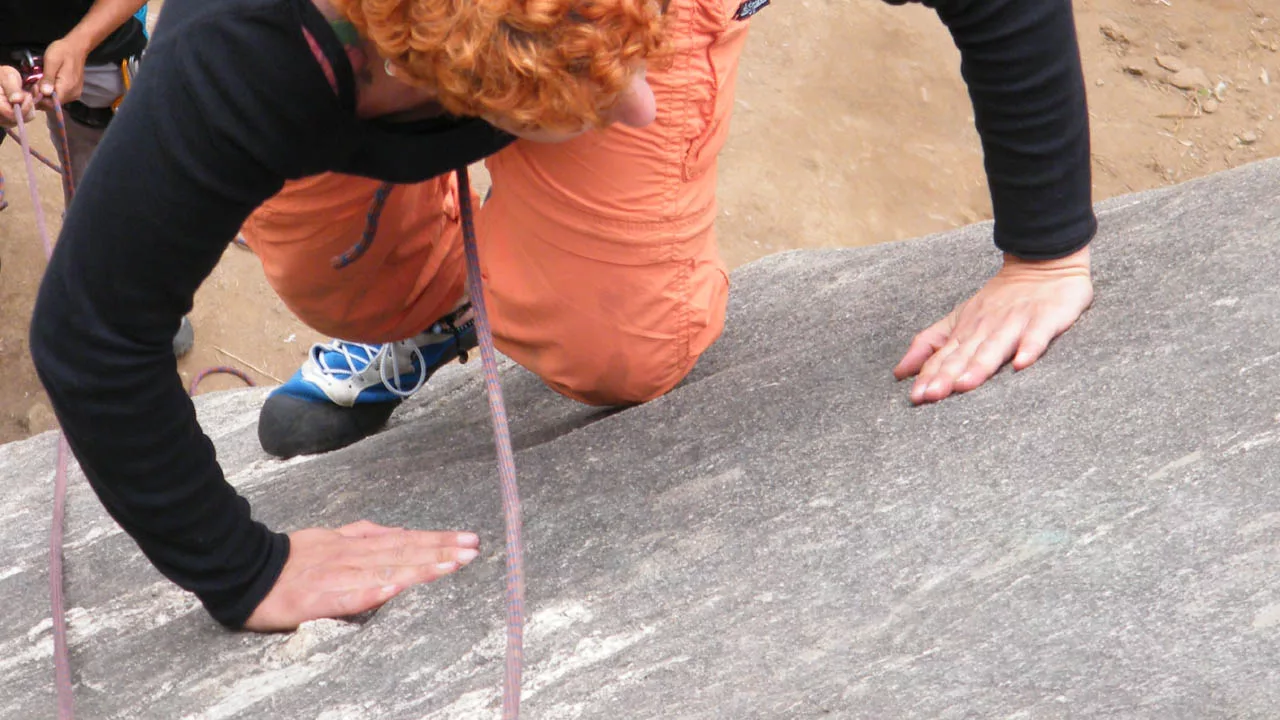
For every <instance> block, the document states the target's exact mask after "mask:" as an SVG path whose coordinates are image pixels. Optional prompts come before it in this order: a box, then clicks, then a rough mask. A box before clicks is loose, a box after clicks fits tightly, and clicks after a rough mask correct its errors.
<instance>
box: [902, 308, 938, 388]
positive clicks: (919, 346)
mask: <svg viewBox="0 0 1280 720" xmlns="http://www.w3.org/2000/svg"><path fill="white" fill-rule="evenodd" d="M944 322H945V321H944ZM946 342H947V331H946V327H945V326H944V324H943V322H939V323H935V324H934V325H932V326H931V327H929V328H927V329H925V330H924V331H922V332H921V333H919V334H918V335H916V336H915V338H913V339H912V340H911V345H909V346H908V347H907V352H906V353H905V354H903V356H902V359H901V360H899V361H898V366H897V367H895V368H894V369H893V374H894V376H895V377H897V378H898V379H899V380H903V379H906V378H909V377H911V376H912V375H915V374H916V373H918V372H920V369H921V368H922V367H924V364H925V362H926V361H927V360H928V359H929V358H930V357H931V356H932V355H933V354H934V353H935V352H937V351H938V350H939V349H941V348H942V346H943V344H945V343H946Z"/></svg>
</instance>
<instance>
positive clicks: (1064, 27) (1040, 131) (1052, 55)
mask: <svg viewBox="0 0 1280 720" xmlns="http://www.w3.org/2000/svg"><path fill="white" fill-rule="evenodd" d="M907 1H908V0H886V2H889V3H891V4H894V5H902V4H905V3H906V2H907ZM917 1H919V2H922V4H924V5H927V6H929V7H932V8H935V9H936V10H937V11H938V15H939V16H940V17H941V18H942V21H943V22H944V23H945V24H946V26H947V28H948V29H949V30H950V31H951V35H952V37H953V38H955V42H956V46H957V47H959V48H960V56H961V66H960V70H961V74H963V76H964V79H965V82H966V83H967V84H968V86H969V97H970V98H971V99H972V100H973V107H974V117H975V124H976V125H977V128H978V134H979V135H980V136H981V138H982V149H983V153H984V155H985V163H986V170H987V182H988V184H989V185H990V188H991V202H992V206H993V208H994V210H995V219H996V226H995V242H996V245H997V246H998V247H999V248H1000V249H1001V250H1003V251H1005V252H1008V253H1011V254H1013V255H1016V256H1018V257H1020V258H1024V259H1027V260H1049V259H1053V258H1059V257H1063V256H1065V255H1070V254H1071V253H1073V252H1075V251H1077V250H1079V249H1081V248H1083V247H1084V246H1085V245H1087V244H1089V241H1090V240H1092V239H1093V235H1094V233H1095V232H1096V231H1097V226H1098V223H1097V219H1096V218H1095V217H1094V214H1093V207H1092V176H1091V168H1090V156H1089V113H1088V108H1087V106H1086V98H1085V87H1084V74H1083V71H1082V70H1081V67H1080V50H1079V47H1078V45H1077V43H1076V30H1075V23H1074V20H1073V18H1072V13H1071V2H1070V0H917Z"/></svg>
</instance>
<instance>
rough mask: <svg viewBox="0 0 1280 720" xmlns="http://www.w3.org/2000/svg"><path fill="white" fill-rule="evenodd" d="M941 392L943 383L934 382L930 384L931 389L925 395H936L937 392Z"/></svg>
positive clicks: (939, 381)
mask: <svg viewBox="0 0 1280 720" xmlns="http://www.w3.org/2000/svg"><path fill="white" fill-rule="evenodd" d="M941 390H942V381H941V380H934V381H933V382H931V383H929V387H928V388H926V389H925V393H926V394H929V393H936V392H939V391H941Z"/></svg>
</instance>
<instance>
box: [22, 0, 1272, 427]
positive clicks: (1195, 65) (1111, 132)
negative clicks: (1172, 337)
mask: <svg viewBox="0 0 1280 720" xmlns="http://www.w3.org/2000/svg"><path fill="white" fill-rule="evenodd" d="M156 4H157V3H154V2H153V3H152V5H153V6H155V5H156ZM1076 13H1077V17H1076V20H1077V27H1078V29H1079V34H1080V41H1081V46H1082V53H1083V55H1084V58H1085V72H1086V75H1087V83H1088V86H1089V93H1090V105H1091V115H1092V123H1093V125H1092V127H1093V148H1094V195H1095V199H1098V200H1101V199H1104V198H1107V197H1111V196H1113V195H1117V194H1122V193H1126V192H1130V191H1135V190H1143V189H1148V188H1153V187H1160V186H1163V185H1168V184H1172V183H1177V182H1181V181H1184V180H1187V179H1189V178H1192V177H1196V176H1199V175H1204V174H1208V173H1212V172H1216V171H1219V170H1224V169H1227V168H1231V167H1234V166H1237V165H1240V164H1242V163H1245V162H1250V161H1253V160H1257V159H1261V158H1265V157H1275V156H1280V126H1278V125H1277V124H1276V122H1275V115H1276V113H1277V111H1280V4H1277V3H1276V0H1254V1H1253V2H1252V3H1250V2H1246V1H1245V0H1077V1H1076ZM753 22H754V26H753V33H754V35H753V36H752V39H751V41H750V44H749V47H748V49H747V53H746V56H745V57H744V59H743V65H742V72H741V75H740V78H739V88H738V101H737V110H736V116H735V118H734V121H733V122H734V126H733V135H732V137H731V140H730V142H729V145H728V147H727V148H726V149H725V151H724V154H723V155H722V162H721V171H720V173H721V174H720V190H721V193H720V197H721V205H722V209H721V216H720V220H719V229H720V237H721V244H722V248H723V252H724V254H725V257H726V259H727V260H728V261H729V263H730V264H731V265H732V266H735V267H736V266H738V265H741V264H743V263H746V262H750V261H751V260H753V259H756V258H758V257H761V256H763V255H766V254H769V253H773V252H777V251H779V250H784V249H788V248H795V247H832V246H842V245H864V244H869V243H876V242H884V241H889V240H899V239H905V238H910V237H914V236H918V235H922V234H926V233H931V232H936V231H940V230H946V229H949V228H954V227H958V226H961V225H965V224H968V223H971V222H975V221H978V220H984V219H987V218H989V217H990V212H991V208H990V201H989V200H988V197H987V191H986V185H985V180H984V177H983V174H982V155H981V150H980V148H979V147H978V140H977V136H976V134H975V133H974V131H973V128H972V124H971V119H972V111H971V109H970V106H969V101H968V97H967V95H966V94H965V90H964V85H963V83H962V82H961V80H960V77H959V72H958V67H959V54H958V53H957V52H956V51H955V49H954V47H953V46H952V44H951V41H950V38H949V36H948V35H947V33H946V30H945V28H943V27H942V25H941V23H939V22H938V20H937V17H936V16H935V15H934V14H933V13H932V12H931V11H928V10H925V9H923V8H920V7H906V8H894V7H889V6H887V5H884V4H883V3H881V2H879V1H878V0H849V1H846V2H837V1H835V0H788V1H787V2H776V3H774V4H773V5H772V6H770V7H767V8H765V9H764V10H763V11H761V12H760V14H759V15H757V16H756V19H755V20H754V21H753ZM1157 58H1159V60H1157ZM1169 68H1172V69H1174V70H1179V69H1180V70H1181V71H1182V72H1181V73H1177V74H1175V73H1174V72H1171V71H1170V69H1169ZM1197 71H1199V72H1197ZM1197 82H1198V83H1200V84H1201V85H1202V87H1199V88H1196V87H1194V85H1195V84H1196V83H1197ZM1175 84H1179V85H1188V86H1189V87H1190V88H1191V89H1179V88H1178V87H1175V86H1174V85H1175ZM37 135H38V136H39V139H38V142H37V146H38V147H39V148H41V149H43V150H46V151H48V150H49V144H48V141H47V138H45V137H44V133H43V132H39V133H37ZM0 168H3V169H4V171H5V174H6V179H7V181H8V182H7V196H8V200H9V203H10V207H9V208H8V209H7V210H5V211H4V212H0V368H3V372H2V373H0V442H6V441H10V440H14V439H19V438H22V437H25V436H27V435H28V434H29V433H31V432H32V431H40V430H44V429H47V428H48V427H50V426H51V423H52V417H51V414H50V413H49V411H48V408H47V400H46V399H45V398H44V396H43V392H42V390H41V389H40V386H39V383H38V381H37V379H36V376H35V372H34V370H33V369H32V367H31V361H30V357H29V355H28V353H27V343H26V336H27V324H28V322H29V319H30V313H31V305H32V301H33V297H34V294H35V289H36V285H37V282H38V279H39V276H40V273H41V271H42V268H43V265H44V261H43V255H42V251H41V250H40V240H39V237H38V235H37V233H36V229H35V222H34V216H33V212H32V206H31V201H30V199H29V198H28V196H27V191H26V187H25V186H26V175H25V173H24V171H23V167H22V162H21V158H20V155H19V154H18V152H17V144H16V143H13V142H5V143H4V144H3V146H0ZM37 176H38V181H39V185H40V190H41V195H42V197H43V199H44V209H45V214H46V216H47V217H48V218H49V219H50V224H51V226H53V227H54V228H55V231H56V227H57V225H58V222H57V219H58V216H59V214H60V212H61V201H60V198H61V192H60V189H59V183H58V179H57V177H56V176H55V175H54V174H53V173H51V172H49V171H48V170H45V169H43V168H38V169H37ZM1097 251H1098V252H1105V251H1106V249H1105V243H1103V244H1102V245H1101V246H1099V247H1098V250H1097ZM943 310H944V309H943V308H940V309H939V311H940V312H942V311H943ZM192 320H193V321H194V323H195V326H196V345H195V350H194V351H193V352H192V353H191V355H189V356H188V357H187V358H185V359H183V360H182V361H181V362H180V363H179V369H180V371H181V373H182V374H183V376H184V378H185V379H187V380H188V381H189V380H190V378H191V377H192V376H193V375H194V374H195V373H197V372H199V370H201V369H202V368H206V367H209V366H212V365H234V366H236V367H239V368H241V369H242V370H245V371H247V372H248V373H249V374H250V375H251V376H253V377H254V378H255V379H256V380H257V381H258V382H260V383H274V382H275V379H279V378H287V377H288V376H289V375H290V374H291V373H292V372H293V371H294V370H295V369H296V368H297V366H298V364H299V363H300V362H301V360H302V358H303V357H304V356H305V353H306V349H307V347H308V346H309V345H310V343H311V342H314V341H316V340H319V339H320V338H319V337H318V336H317V335H316V334H315V333H313V332H311V331H310V330H308V329H307V328H305V327H302V326H301V325H300V324H299V323H297V321H295V320H294V319H293V318H292V316H291V315H290V314H289V312H288V311H287V310H286V309H285V308H284V307H283V306H282V305H281V303H280V302H279V301H278V300H277V299H276V298H275V296H274V295H273V294H272V293H271V291H270V289H269V288H268V287H267V286H266V284H265V282H264V281H263V278H262V273H261V270H260V269H259V268H258V266H257V264H256V262H255V260H254V258H253V256H252V255H251V254H250V253H248V252H245V251H242V250H238V249H235V248H229V249H228V251H227V252H226V254H225V256H224V258H223V262H222V264H221V265H220V266H219V267H218V268H217V270H216V271H215V272H214V274H213V276H212V277H211V278H210V279H209V281H208V282H207V283H206V284H205V286H204V287H203V288H202V289H201V291H200V293H199V295H198V296H197V298H196V305H195V311H194V312H193V313H192ZM273 376H274V377H273ZM237 383H238V381H236V380H233V379H230V378H220V377H215V378H211V379H209V380H208V381H206V382H205V383H204V384H202V386H201V387H202V389H208V390H212V389H218V388H225V387H232V386H234V385H235V384H237Z"/></svg>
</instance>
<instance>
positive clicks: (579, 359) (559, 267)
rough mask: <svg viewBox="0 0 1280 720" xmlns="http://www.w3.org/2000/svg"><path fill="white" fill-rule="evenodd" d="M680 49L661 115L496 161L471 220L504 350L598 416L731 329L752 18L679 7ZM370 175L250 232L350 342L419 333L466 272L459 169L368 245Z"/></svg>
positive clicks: (301, 310) (401, 207)
mask: <svg viewBox="0 0 1280 720" xmlns="http://www.w3.org/2000/svg"><path fill="white" fill-rule="evenodd" d="M671 6H672V7H673V9H674V10H675V13H676V14H675V23H674V28H673V30H674V36H675V39H676V43H677V48H678V50H677V53H676V54H675V56H674V59H673V61H672V62H671V65H670V66H669V67H665V68H662V69H658V70H652V71H650V72H649V74H648V79H649V83H650V85H651V86H652V87H653V91H654V95H655V96H656V99H657V107H658V115H657V120H656V121H655V122H654V123H653V124H651V125H650V126H648V127H646V128H644V129H640V130H636V129H633V128H627V127H611V128H609V129H608V130H605V131H602V132H591V133H587V134H586V135H583V136H581V137H579V138H576V139H574V140H572V141H569V142H567V143H562V144H558V145H541V144H537V143H532V142H526V141H518V142H516V143H515V144H513V145H511V146H510V147H508V148H507V149H505V150H503V151H502V152H500V153H498V154H497V155H495V156H493V157H491V158H489V159H488V160H487V161H486V165H487V167H488V169H489V172H490V175H491V176H492V178H493V191H492V193H491V195H490V197H489V198H488V200H487V201H486V202H485V203H484V206H483V207H482V208H481V209H480V210H479V211H478V212H477V214H476V232H477V237H478V245H479V250H480V263H481V274H482V277H483V280H484V285H485V301H486V304H487V306H488V310H489V313H490V319H491V321H492V325H493V329H494V335H495V339H496V341H497V344H498V348H499V349H500V350H501V351H502V352H503V353H505V354H506V355H507V356H509V357H511V358H512V359H513V360H515V361H516V362H518V363H520V364H521V365H523V366H524V367H526V368H528V369H529V370H531V371H533V372H534V373H536V374H537V375H538V376H540V377H541V378H542V379H543V381H545V382H546V383H547V384H548V385H549V386H550V387H552V388H554V389H555V390H557V391H559V392H561V393H563V394H565V395H567V396H569V397H571V398H574V399H576V400H579V401H582V402H585V403H590V404H594V405H616V404H629V403H637V402H644V401H646V400H650V399H652V398H655V397H657V396H659V395H661V394H663V393H665V392H667V391H668V390H670V389H671V388H672V387H674V386H675V385H676V383H678V382H680V380H682V379H683V378H684V377H685V375H686V374H688V372H689V370H691V369H692V368H693V365H694V363H695V362H696V361H697V359H698V357H699V356H700V355H701V354H702V353H703V352H704V351H705V350H706V349H707V348H708V347H710V346H711V344H712V343H713V342H714V341H715V339H716V338H717V337H719V335H720V331H721V330H722V329H723V326H724V315H725V305H726V302H727V300H728V287H729V280H728V275H727V273H726V272H725V267H724V263H723V261H722V260H721V259H720V256H719V252H718V250H717V248H716V243H715V215H716V207H715V186H716V156H717V154H718V153H719V151H720V148H721V147H722V146H723V144H724V141H725V137H726V136H727V135H728V130H729V115H730V110H731V108H732V106H733V86H734V80H735V77H736V74H737V66H738V57H739V55H740V54H741V52H742V47H743V44H744V43H745V41H746V31H747V23H745V22H740V21H735V20H732V19H731V17H730V16H731V15H732V13H733V12H734V10H735V9H736V6H737V0H674V1H673V2H672V3H671ZM378 185H379V183H377V182H376V181H371V180H366V179H363V178H357V177H351V176H345V175H337V174H326V175H319V176H315V177H310V178H306V179H303V180H299V181H296V182H291V183H289V184H287V185H286V186H285V188H284V189H283V190H282V191H281V192H280V193H279V194H278V195H277V196H275V197H274V198H272V199H271V200H269V201H268V202H267V203H266V204H265V205H263V206H262V207H261V208H259V209H258V211H257V212H255V213H254V215H253V216H252V217H251V218H250V219H249V221H248V223H247V224H246V225H245V228H244V236H245V239H246V240H247V241H248V243H249V245H250V246H251V247H252V248H253V250H254V252H256V253H257V255H258V257H259V258H260V259H261V261H262V264H263V267H264V269H265V271H266V275H267V279H268V281H269V282H270V283H271V285H272V286H273V287H274V288H275V290H276V292H278V293H279V294H280V296H281V298H282V299H283V300H284V302H285V303H286V304H287V305H288V306H289V308H290V309H291V310H293V312H294V313H296V314H297V315H298V317H299V318H300V319H301V320H302V321H303V322H305V323H307V324H308V325H310V326H311V327H313V328H315V329H317V330H319V331H320V332H323V333H326V334H329V335H333V336H335V337H339V338H342V339H345V340H353V341H362V342H387V341H393V340H402V339H404V338H408V337H412V336H413V335H416V334H418V333H419V332H421V331H422V330H423V329H425V328H426V327H428V326H429V325H431V324H432V323H433V322H435V320H436V319H437V318H439V317H440V316H442V315H444V314H445V313H447V312H449V311H450V310H451V309H452V308H453V307H455V306H456V305H457V303H458V302H459V300H460V299H461V298H462V297H463V294H464V285H465V278H466V274H465V273H466V268H465V262H464V259H463V251H462V237H461V226H460V224H459V217H458V202H457V199H458V197H457V192H458V189H457V186H456V182H455V180H454V178H453V176H452V175H449V176H445V177H441V178H436V179H433V180H429V181H427V182H424V183H418V184H415V185H401V186H396V187H395V188H394V189H393V190H392V191H391V193H390V195H389V197H388V198H387V201H386V206H385V208H384V210H383V212H382V215H381V221H380V224H379V227H378V230H377V236H376V239H375V240H374V242H373V243H371V244H370V245H369V246H368V248H367V250H366V251H365V253H364V254H363V255H362V256H361V257H360V258H359V259H357V260H355V261H354V262H352V263H350V264H349V265H347V266H346V267H344V268H341V269H335V267H334V264H333V262H332V259H333V258H335V257H339V256H341V255H343V254H344V253H347V252H348V251H350V250H351V248H352V247H353V246H354V245H356V244H357V243H358V242H359V241H360V237H361V234H362V232H363V230H364V227H365V217H366V214H367V212H368V210H369V208H370V205H371V203H372V201H373V196H374V193H375V191H376V190H377V188H378Z"/></svg>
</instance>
